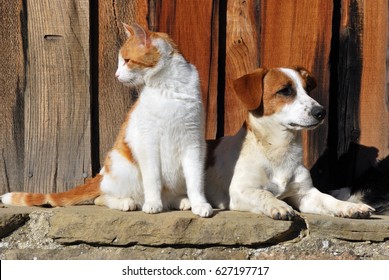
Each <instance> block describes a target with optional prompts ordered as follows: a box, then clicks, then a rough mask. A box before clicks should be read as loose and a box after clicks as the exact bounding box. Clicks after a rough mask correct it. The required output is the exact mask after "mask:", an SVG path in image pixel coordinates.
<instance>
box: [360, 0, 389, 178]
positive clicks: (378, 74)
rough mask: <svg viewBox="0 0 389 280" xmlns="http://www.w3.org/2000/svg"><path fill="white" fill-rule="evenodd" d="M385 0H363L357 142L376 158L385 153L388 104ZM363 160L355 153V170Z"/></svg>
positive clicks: (388, 138)
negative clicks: (370, 148)
mask: <svg viewBox="0 0 389 280" xmlns="http://www.w3.org/2000/svg"><path fill="white" fill-rule="evenodd" d="M388 8H389V7H388V1H386V0H379V1H363V16H362V18H363V33H362V46H361V47H362V58H363V60H362V81H361V94H360V100H359V102H360V105H359V106H360V112H359V117H360V128H361V135H360V141H359V144H360V145H363V146H367V147H375V148H376V149H377V150H378V155H377V157H378V159H382V158H384V157H387V156H388V155H389V105H388V103H387V102H385V101H386V98H387V97H386V86H387V82H388V81H387V71H388V69H387V52H388V31H389V30H388ZM365 163H366V159H365V158H364V157H363V154H361V155H358V160H357V173H361V172H363V171H365V170H364V169H366V168H368V167H369V166H366V164H365Z"/></svg>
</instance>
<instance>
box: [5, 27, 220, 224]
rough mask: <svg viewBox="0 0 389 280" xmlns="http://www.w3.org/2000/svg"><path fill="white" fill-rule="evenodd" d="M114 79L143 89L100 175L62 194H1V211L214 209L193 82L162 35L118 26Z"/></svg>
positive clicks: (206, 212) (205, 212)
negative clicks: (120, 40)
mask: <svg viewBox="0 0 389 280" xmlns="http://www.w3.org/2000/svg"><path fill="white" fill-rule="evenodd" d="M123 25H124V29H125V32H126V35H127V40H126V41H125V43H124V44H123V46H122V47H121V49H120V51H119V58H118V68H117V71H116V74H115V76H116V78H117V79H118V80H119V81H120V82H121V83H123V84H125V85H129V86H136V87H138V88H140V89H141V92H140V95H139V97H138V99H137V101H136V102H135V103H134V105H133V106H132V107H131V109H130V111H129V112H128V114H127V117H126V120H125V122H124V123H123V125H122V127H121V130H120V132H119V135H118V137H117V139H116V142H115V144H114V146H113V148H112V150H111V151H109V153H108V155H107V157H106V160H105V163H104V166H103V168H102V169H101V171H100V173H99V174H98V175H97V176H96V177H94V178H92V179H91V180H89V181H87V182H86V183H85V184H84V185H81V186H78V187H76V188H74V189H71V190H69V191H67V192H63V193H52V194H32V193H7V194H4V195H2V196H1V200H2V202H3V203H4V204H10V205H22V206H39V205H50V206H67V205H75V204H83V203H85V202H87V201H90V200H94V203H95V204H96V205H105V206H107V207H109V208H112V209H118V210H122V211H133V210H137V209H142V210H143V211H144V212H146V213H159V212H161V211H163V210H165V209H180V210H189V209H191V210H192V212H193V213H194V214H196V215H199V216H201V217H209V216H211V215H212V212H213V209H212V207H211V205H210V204H209V203H208V202H207V201H206V198H205V195H204V163H205V149H206V144H205V139H204V129H205V128H204V112H203V105H202V101H201V94H200V86H199V76H198V72H197V70H196V68H195V66H193V65H192V64H190V63H188V62H187V61H186V60H185V58H184V57H183V56H182V55H181V53H180V52H179V50H178V49H177V46H176V45H175V44H174V42H173V41H172V39H171V38H170V37H169V36H168V35H167V34H165V33H158V32H152V31H150V30H148V29H146V28H143V27H141V26H140V25H138V24H135V23H134V24H131V25H127V24H123Z"/></svg>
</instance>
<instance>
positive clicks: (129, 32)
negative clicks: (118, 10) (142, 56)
mask: <svg viewBox="0 0 389 280" xmlns="http://www.w3.org/2000/svg"><path fill="white" fill-rule="evenodd" d="M122 24H123V27H124V32H126V36H127V38H130V37H132V36H134V31H133V30H132V28H131V26H129V25H128V24H126V23H124V22H122Z"/></svg>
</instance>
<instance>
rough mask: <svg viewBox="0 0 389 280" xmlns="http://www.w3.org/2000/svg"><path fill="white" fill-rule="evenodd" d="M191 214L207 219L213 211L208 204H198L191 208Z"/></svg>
mask: <svg viewBox="0 0 389 280" xmlns="http://www.w3.org/2000/svg"><path fill="white" fill-rule="evenodd" d="M192 212H193V214H196V215H198V216H200V217H203V218H207V217H210V216H211V215H212V213H213V209H212V206H211V205H210V204H209V203H199V204H196V205H193V206H192Z"/></svg>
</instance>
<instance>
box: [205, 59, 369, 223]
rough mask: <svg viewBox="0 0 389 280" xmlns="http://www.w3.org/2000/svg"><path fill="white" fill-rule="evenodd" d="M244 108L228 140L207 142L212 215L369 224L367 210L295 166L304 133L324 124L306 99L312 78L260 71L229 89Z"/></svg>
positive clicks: (299, 72)
mask: <svg viewBox="0 0 389 280" xmlns="http://www.w3.org/2000/svg"><path fill="white" fill-rule="evenodd" d="M233 86H234V90H235V93H236V95H237V96H238V98H239V99H240V101H241V102H242V103H243V105H244V106H245V108H246V109H247V111H248V113H247V117H246V120H245V122H244V124H243V126H242V128H241V129H240V130H239V131H238V132H237V134H236V135H234V136H227V137H223V138H221V139H218V140H214V141H209V142H208V158H207V164H206V178H205V180H206V186H207V187H206V189H205V191H206V197H207V199H208V201H209V202H210V203H211V205H212V206H213V207H215V208H219V209H231V210H236V211H249V212H254V213H259V214H264V215H266V216H269V217H271V218H273V219H276V220H291V219H293V218H294V216H295V215H296V212H295V210H294V209H296V210H298V211H300V212H302V213H313V214H324V215H330V216H337V217H345V218H368V217H369V216H370V215H371V214H372V213H373V212H374V209H373V208H372V207H370V206H369V205H366V204H363V203H352V202H347V201H341V200H338V199H336V198H334V197H332V196H330V195H328V194H324V193H321V192H320V191H319V190H318V189H316V188H315V187H314V186H313V184H312V179H311V176H310V173H309V171H308V170H307V169H306V168H305V167H304V165H303V160H302V153H303V150H302V140H301V139H302V137H301V131H302V130H303V129H314V128H316V127H318V126H319V125H320V124H322V123H323V121H324V118H325V115H326V111H325V109H324V108H323V106H321V105H320V104H319V103H318V102H317V101H315V100H314V99H313V98H311V97H310V96H309V95H308V93H309V92H310V91H311V90H313V89H314V88H315V87H316V79H315V78H314V77H313V76H312V74H311V73H310V72H309V71H308V70H307V69H305V68H303V67H299V66H295V67H290V68H271V69H266V68H260V69H256V70H254V71H253V72H251V73H248V74H246V75H244V76H242V77H240V78H238V79H236V80H235V81H234V83H233Z"/></svg>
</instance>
